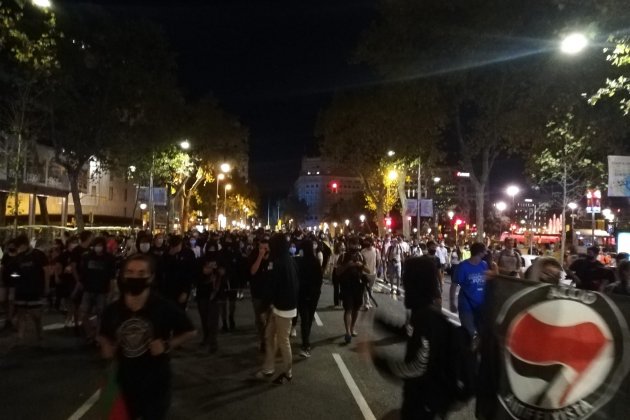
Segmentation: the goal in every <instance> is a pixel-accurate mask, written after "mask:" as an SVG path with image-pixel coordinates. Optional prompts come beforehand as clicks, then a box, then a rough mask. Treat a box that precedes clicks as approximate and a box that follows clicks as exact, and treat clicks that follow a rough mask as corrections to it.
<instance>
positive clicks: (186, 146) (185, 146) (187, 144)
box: [179, 140, 190, 150]
mask: <svg viewBox="0 0 630 420" xmlns="http://www.w3.org/2000/svg"><path fill="white" fill-rule="evenodd" d="M179 147H181V148H182V150H188V149H190V142H189V141H188V140H184V141H182V142H181V143H179Z"/></svg>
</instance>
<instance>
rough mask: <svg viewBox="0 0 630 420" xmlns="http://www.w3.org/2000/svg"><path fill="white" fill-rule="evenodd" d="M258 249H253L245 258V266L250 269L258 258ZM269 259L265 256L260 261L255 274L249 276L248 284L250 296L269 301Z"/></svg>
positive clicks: (270, 283)
mask: <svg viewBox="0 0 630 420" xmlns="http://www.w3.org/2000/svg"><path fill="white" fill-rule="evenodd" d="M259 252H260V250H258V249H254V250H253V251H252V253H251V254H249V258H248V259H247V267H248V269H251V267H252V266H253V265H254V263H255V262H256V260H257V259H258V253H259ZM269 264H270V260H269V258H267V259H266V260H265V259H263V260H262V261H261V262H260V267H259V268H258V271H257V272H256V274H254V275H252V276H251V280H250V281H249V285H250V288H251V293H252V298H254V299H261V300H263V301H265V302H269V301H271V290H272V280H271V272H270V270H269Z"/></svg>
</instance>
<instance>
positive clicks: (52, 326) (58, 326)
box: [44, 322, 65, 331]
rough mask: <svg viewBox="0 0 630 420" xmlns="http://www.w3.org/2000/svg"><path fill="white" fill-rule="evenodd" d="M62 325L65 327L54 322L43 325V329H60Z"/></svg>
mask: <svg viewBox="0 0 630 420" xmlns="http://www.w3.org/2000/svg"><path fill="white" fill-rule="evenodd" d="M63 327H65V325H64V324H61V323H59V322H58V323H56V324H49V325H44V331H51V330H60V329H62V328H63Z"/></svg>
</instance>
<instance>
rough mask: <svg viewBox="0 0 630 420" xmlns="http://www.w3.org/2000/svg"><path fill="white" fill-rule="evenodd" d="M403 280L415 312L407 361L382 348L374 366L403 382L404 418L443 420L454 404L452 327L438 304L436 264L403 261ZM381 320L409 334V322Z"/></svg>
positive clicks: (411, 308) (403, 333)
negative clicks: (393, 356) (450, 379)
mask: <svg viewBox="0 0 630 420" xmlns="http://www.w3.org/2000/svg"><path fill="white" fill-rule="evenodd" d="M404 273H405V274H404V275H403V283H404V286H405V293H406V295H405V305H406V306H407V308H408V309H410V310H411V317H410V319H409V323H408V326H409V327H410V329H411V331H412V333H411V336H409V337H408V339H407V350H406V355H405V358H404V360H399V359H394V358H392V357H391V356H387V355H385V354H384V353H383V352H378V353H375V355H374V363H375V365H376V367H377V368H378V369H379V370H380V371H381V372H384V373H386V374H388V375H393V376H395V377H397V378H400V379H402V380H403V397H402V400H403V402H402V408H401V412H400V418H401V419H402V420H415V419H434V418H445V416H446V413H447V412H448V410H449V408H450V407H451V405H452V403H453V398H452V395H451V392H450V391H451V389H450V388H449V381H448V380H449V378H450V377H452V371H451V366H452V365H453V361H452V360H450V358H449V351H448V350H449V347H450V338H451V333H450V329H451V328H452V327H451V326H450V325H449V321H448V320H447V319H446V317H445V316H444V315H443V314H442V312H441V308H440V307H439V306H438V305H436V304H435V303H434V302H435V299H436V297H437V296H439V295H440V290H439V284H438V282H437V281H436V280H437V278H438V273H437V267H436V265H435V263H434V262H433V261H432V260H431V259H428V258H424V257H418V258H411V259H409V260H407V261H406V262H405V270H404ZM377 322H378V323H379V324H380V325H383V326H385V327H387V328H389V329H390V330H392V331H395V332H397V333H398V334H399V335H400V336H407V331H408V328H406V327H407V325H400V326H394V325H392V323H391V322H388V321H385V320H383V319H381V318H377Z"/></svg>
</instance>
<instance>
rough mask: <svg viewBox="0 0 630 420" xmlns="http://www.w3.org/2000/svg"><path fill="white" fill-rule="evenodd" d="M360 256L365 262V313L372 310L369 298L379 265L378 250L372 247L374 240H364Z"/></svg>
mask: <svg viewBox="0 0 630 420" xmlns="http://www.w3.org/2000/svg"><path fill="white" fill-rule="evenodd" d="M361 255H362V256H363V259H364V261H365V278H366V280H367V284H366V285H365V291H364V293H363V309H364V310H366V311H367V310H370V309H372V302H370V296H371V292H372V288H373V287H374V283H376V272H377V270H378V264H379V263H380V255H379V254H378V250H377V249H376V248H375V247H374V240H373V239H372V238H365V240H364V242H363V249H362V250H361Z"/></svg>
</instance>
